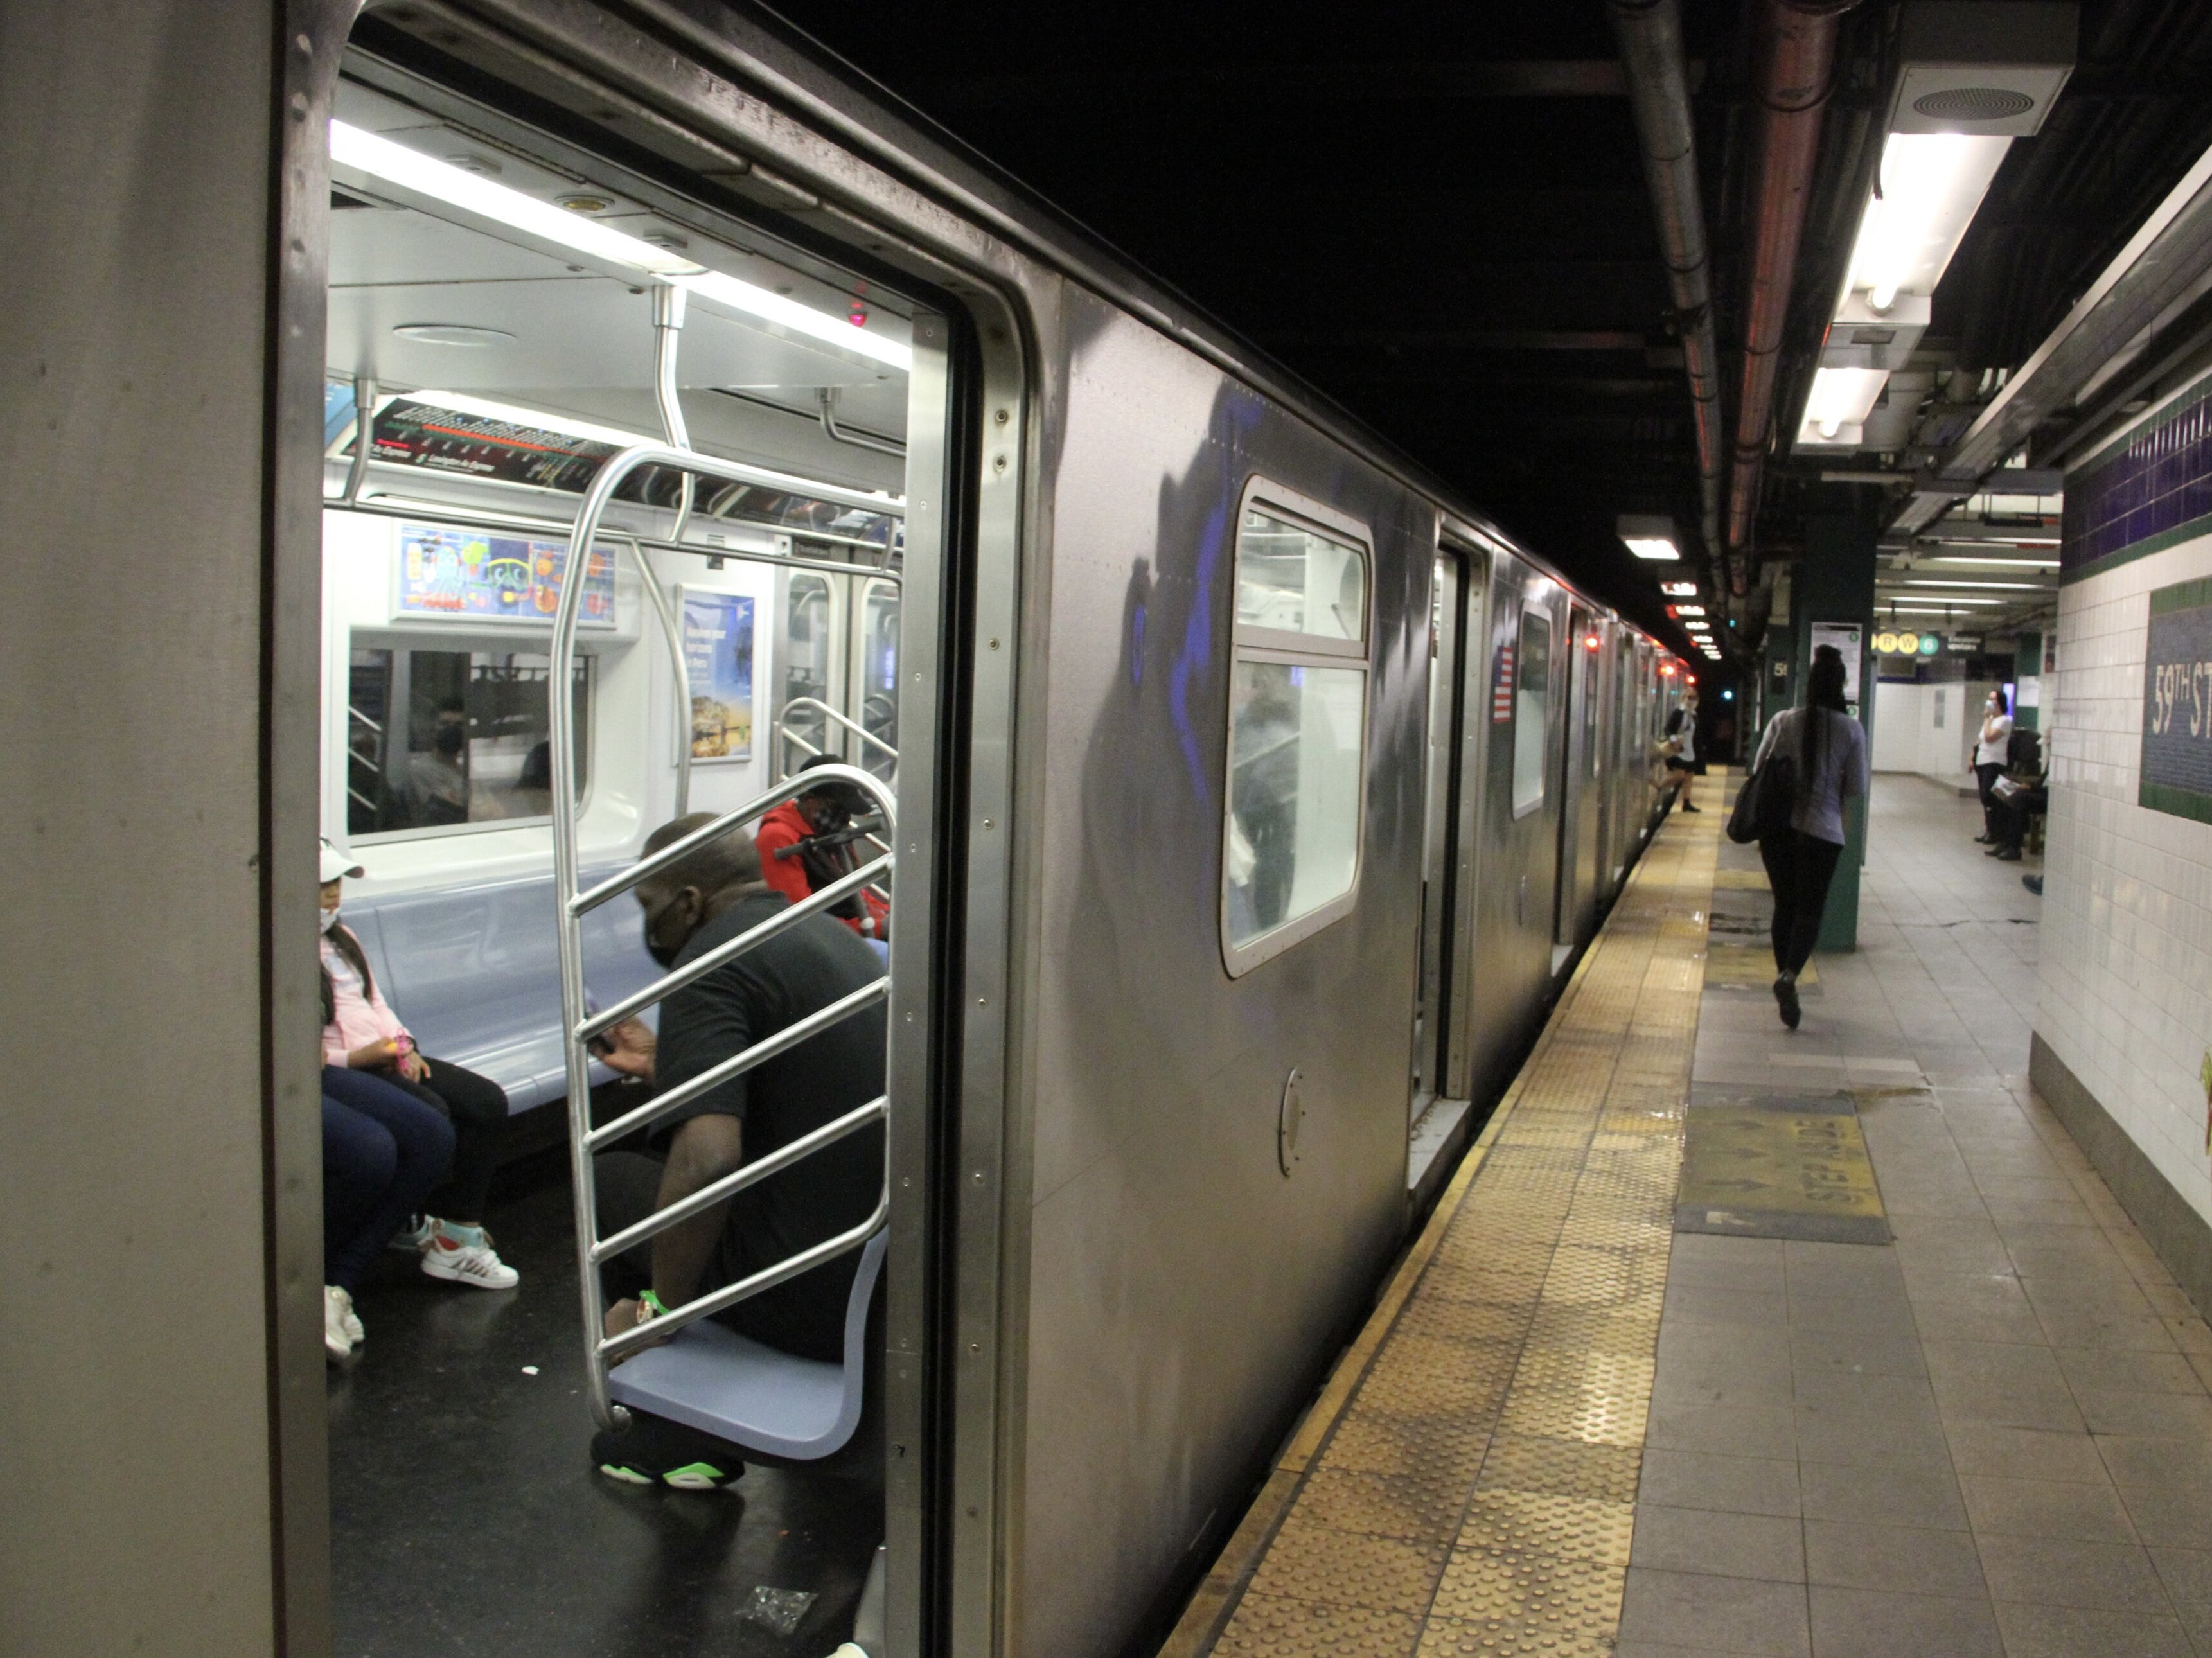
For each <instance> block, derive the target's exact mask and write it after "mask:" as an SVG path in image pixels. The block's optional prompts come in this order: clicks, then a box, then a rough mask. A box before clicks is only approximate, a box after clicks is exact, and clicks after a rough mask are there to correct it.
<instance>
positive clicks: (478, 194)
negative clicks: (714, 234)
mask: <svg viewBox="0 0 2212 1658" xmlns="http://www.w3.org/2000/svg"><path fill="white" fill-rule="evenodd" d="M331 161H334V162H337V164H339V165H340V166H343V167H355V168H357V169H358V170H360V171H361V172H362V173H368V174H369V175H371V176H372V177H374V178H378V179H384V180H386V182H387V183H391V184H394V185H399V186H400V187H401V188H402V189H404V190H411V191H416V193H417V194H419V195H422V196H428V197H431V198H433V199H434V200H436V201H441V202H444V203H447V205H448V206H450V207H457V208H459V209H461V210H463V211H464V212H467V213H473V214H475V215H477V216H478V217H480V218H485V219H489V220H492V221H493V222H495V223H498V224H503V225H506V226H507V227H508V228H511V229H514V230H520V231H522V232H525V233H526V234H529V235H532V236H535V237H538V239H540V240H544V241H549V242H552V243H555V244H556V245H557V246H562V247H568V248H574V250H575V251H576V252H579V253H586V254H589V255H590V256H592V258H599V259H605V260H606V261H608V262H609V263H611V264H619V265H623V266H627V267H628V268H629V269H630V270H636V271H639V272H641V273H643V274H644V275H647V276H654V277H658V278H659V280H660V281H662V282H668V283H670V284H671V285H673V286H675V287H678V288H684V289H686V290H687V291H689V292H690V293H691V294H692V295H696V297H698V298H699V299H702V300H704V301H707V302H708V304H710V305H716V306H721V307H726V308H727V309H729V310H732V311H738V312H742V313H744V314H746V315H748V316H752V317H757V318H759V319H762V320H763V321H764V322H772V323H775V324H777V325H781V326H782V327H785V328H788V329H789V330H791V331H792V332H793V333H794V334H804V335H805V336H807V337H809V338H811V339H817V340H820V341H822V342H823V343H824V344H826V345H832V346H836V347H837V348H839V349H842V350H846V351H854V352H857V353H859V354H860V355H862V356H865V357H870V358H872V359H874V360H875V361H878V362H883V363H889V364H890V366H891V367H895V368H899V369H910V368H911V367H913V366H914V352H913V349H911V348H910V347H908V346H906V345H904V344H902V343H900V342H899V341H897V340H891V339H885V338H884V337H883V336H882V335H880V334H871V333H870V332H868V331H867V330H866V328H861V327H855V326H854V325H853V323H852V322H851V321H850V320H848V319H847V318H844V317H833V316H831V315H829V313H826V312H822V311H817V310H815V309H814V308H813V307H811V306H805V305H801V304H800V303H799V301H796V300H792V299H787V298H785V297H784V296H783V295H781V294H775V293H771V292H769V290H768V289H767V288H759V287H756V286H755V285H754V284H753V283H751V282H744V281H742V280H741V279H739V278H738V277H736V276H731V275H729V274H728V273H727V272H726V271H720V270H708V269H707V268H706V267H705V266H704V265H702V264H699V263H698V262H697V261H696V260H695V259H687V258H684V256H683V255H682V254H680V253H678V252H672V251H671V250H668V249H665V248H659V247H655V246H653V244H652V243H650V242H648V241H646V240H642V239H641V238H639V237H636V236H632V235H629V234H626V233H625V232H623V231H620V230H617V229H615V228H613V227H612V226H611V225H605V224H600V223H599V222H596V221H594V220H592V219H587V218H585V217H583V216H580V215H579V214H576V213H573V212H571V211H570V210H568V209H567V208H564V207H560V206H556V204H555V203H551V202H543V201H540V200H538V198H537V197H535V196H528V195H525V194H524V193H523V192H522V191H519V190H516V189H513V188H512V187H511V186H509V185H502V184H496V183H495V182H493V181H492V180H491V179H487V178H483V177H481V176H479V175H478V174H477V173H468V172H465V171H463V170H462V169H461V168H459V167H454V166H453V165H452V164H451V163H450V162H447V161H439V160H438V159H437V158H436V157H435V156H431V155H423V154H422V151H420V150H416V149H408V148H407V147H406V146H405V145H404V144H396V143H392V140H391V139H389V138H386V137H380V136H379V135H377V134H376V133H374V132H368V131H363V130H362V128H360V127H357V126H352V125H349V124H347V123H346V122H343V121H332V122H331Z"/></svg>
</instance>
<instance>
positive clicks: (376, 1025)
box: [322, 841, 522, 1290]
mask: <svg viewBox="0 0 2212 1658" xmlns="http://www.w3.org/2000/svg"><path fill="white" fill-rule="evenodd" d="M361 872H362V868H361V865H359V864H356V863H355V862H354V861H353V860H352V859H349V858H348V857H347V856H346V855H345V853H342V852H340V851H339V850H338V849H337V847H333V846H332V845H331V843H330V842H329V841H324V842H323V865H322V875H323V887H322V910H323V937H322V955H323V1062H324V1064H325V1066H330V1067H331V1068H334V1069H336V1070H338V1071H342V1072H343V1071H348V1070H351V1071H364V1072H370V1073H372V1074H373V1075H374V1076H375V1077H377V1078H380V1080H381V1081H382V1082H384V1083H385V1084H388V1085H389V1086H390V1087H392V1088H396V1089H398V1090H399V1091H400V1092H401V1093H403V1094H408V1095H411V1096H414V1097H415V1098H416V1100H418V1101H420V1102H422V1104H424V1105H427V1106H428V1107H429V1108H431V1109H432V1110H433V1111H435V1112H436V1113H437V1114H439V1115H440V1116H441V1117H444V1118H446V1119H447V1120H448V1121H451V1122H452V1124H453V1139H454V1148H453V1169H452V1172H451V1174H450V1175H448V1177H447V1181H446V1183H445V1186H444V1187H443V1188H442V1190H441V1192H440V1193H435V1194H433V1195H434V1197H435V1200H436V1202H437V1204H438V1207H439V1209H440V1211H441V1213H438V1214H425V1215H421V1216H417V1217H416V1218H415V1224H414V1226H413V1228H412V1230H410V1231H409V1232H408V1233H407V1234H406V1235H405V1236H406V1237H407V1240H408V1242H410V1243H412V1244H413V1245H414V1246H415V1248H416V1249H417V1250H418V1251H419V1252H420V1253H421V1254H422V1270H423V1272H425V1273H427V1274H428V1276H430V1277H431V1278H444V1279H445V1280H446V1281H447V1282H448V1283H450V1284H469V1285H471V1286H472V1287H474V1288H476V1289H478V1290H511V1289H513V1287H514V1286H515V1285H516V1284H520V1282H521V1281H522V1275H521V1274H520V1272H516V1271H515V1270H514V1268H513V1267H512V1266H508V1265H507V1263H506V1262H505V1261H503V1260H501V1259H500V1258H499V1252H498V1251H497V1250H495V1249H494V1248H492V1243H491V1234H490V1233H489V1232H487V1231H485V1230H484V1227H483V1212H484V1200H485V1199H486V1197H487V1195H488V1194H489V1193H490V1191H491V1177H492V1175H493V1174H494V1173H495V1172H496V1171H497V1169H498V1168H499V1146H500V1141H501V1139H502V1138H504V1136H505V1135H506V1133H507V1090H505V1089H503V1088H501V1086H500V1085H499V1084H497V1083H495V1082H494V1081H492V1079H491V1078H489V1077H480V1076H478V1075H477V1073H476V1072H473V1071H468V1070H465V1069H463V1068H462V1067H461V1066H458V1065H455V1064H453V1061H451V1060H433V1059H429V1058H427V1057H426V1056H425V1055H424V1054H422V1053H421V1052H420V1051H419V1050H418V1049H417V1048H416V1046H415V1039H414V1037H412V1036H411V1035H409V1034H408V1031H407V1027H406V1026H405V1025H404V1024H402V1023H399V1016H398V1014H397V1013H394V1012H393V1011H392V1007H391V1005H390V1004H389V1003H387V1002H386V1000H385V999H384V993H383V992H382V991H380V990H379V989H378V988H377V987H376V981H375V979H374V977H372V976H371V975H370V973H369V970H368V955H367V954H366V952H364V951H363V950H362V947H361V940H360V939H358V938H355V937H354V936H353V932H352V930H351V929H350V928H349V927H348V926H346V925H345V923H344V922H343V921H341V920H338V908H339V896H340V894H341V893H342V892H343V890H344V884H345V878H346V877H347V876H349V875H359V874H360V873H361ZM323 1091H324V1092H325V1093H326V1094H327V1093H329V1092H331V1090H330V1089H328V1088H327V1087H326V1088H325V1090H323ZM403 1218H404V1217H403Z"/></svg>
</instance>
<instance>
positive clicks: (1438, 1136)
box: [1406, 1100, 1474, 1210]
mask: <svg viewBox="0 0 2212 1658" xmlns="http://www.w3.org/2000/svg"><path fill="white" fill-rule="evenodd" d="M1473 1112H1474V1101H1473V1100H1431V1101H1430V1102H1429V1107H1428V1109H1427V1110H1425V1111H1424V1112H1422V1113H1421V1114H1420V1115H1419V1117H1417V1118H1416V1119H1414V1121H1413V1136H1412V1139H1411V1140H1410V1141H1409V1142H1408V1144H1407V1149H1406V1196H1407V1200H1408V1201H1409V1202H1410V1203H1411V1204H1412V1205H1413V1207H1414V1208H1415V1209H1417V1210H1418V1209H1419V1208H1420V1206H1422V1205H1423V1204H1425V1203H1426V1202H1427V1201H1428V1200H1429V1199H1431V1197H1433V1196H1435V1195H1436V1191H1437V1187H1440V1186H1441V1185H1443V1180H1444V1176H1445V1175H1448V1174H1449V1173H1450V1172H1451V1168H1452V1163H1453V1161H1454V1154H1455V1153H1456V1152H1457V1151H1458V1150H1459V1148H1460V1147H1461V1145H1463V1144H1465V1142H1466V1139H1467V1126H1468V1118H1469V1116H1470V1115H1471V1114H1473Z"/></svg>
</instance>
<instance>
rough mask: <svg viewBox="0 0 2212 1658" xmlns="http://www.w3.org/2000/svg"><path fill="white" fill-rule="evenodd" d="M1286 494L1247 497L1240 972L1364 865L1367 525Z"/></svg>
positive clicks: (1232, 961)
mask: <svg viewBox="0 0 2212 1658" xmlns="http://www.w3.org/2000/svg"><path fill="white" fill-rule="evenodd" d="M1282 505H1283V507H1284V508H1286V509H1287V511H1285V510H1279V509H1277V508H1276V507H1275V505H1274V503H1273V501H1270V502H1269V503H1268V504H1267V506H1265V507H1261V506H1255V505H1253V504H1251V503H1250V501H1249V497H1248V503H1247V506H1246V507H1245V510H1244V511H1243V513H1242V514H1241V515H1240V518H1239V534H1238V537H1237V616H1236V627H1235V632H1236V647H1235V660H1234V662H1233V664H1232V665H1231V671H1230V682H1229V698H1230V711H1229V782H1228V788H1227V790H1226V792H1225V793H1226V805H1227V812H1226V817H1227V822H1226V823H1225V825H1224V847H1223V854H1222V907H1221V928H1222V946H1223V950H1222V953H1223V958H1224V960H1225V963H1226V964H1227V966H1228V969H1229V971H1230V972H1231V974H1232V975H1235V974H1241V973H1243V972H1245V971H1246V970H1248V969H1250V968H1253V967H1255V966H1257V965H1258V964H1259V963H1261V962H1263V961H1265V960H1267V958H1268V957H1271V956H1273V955H1275V954H1277V953H1279V951H1281V950H1287V949H1289V948H1290V947H1291V945H1292V944H1297V943H1298V942H1299V941H1300V940H1302V939H1304V938H1309V937H1310V936H1311V935H1312V934H1314V933H1315V932H1319V931H1320V930H1321V929H1322V927H1324V926H1328V924H1329V922H1331V921H1333V920H1336V919H1337V918H1338V917H1339V916H1340V915H1343V914H1346V913H1347V912H1348V911H1349V910H1350V909H1351V908H1352V901H1353V897H1354V893H1355V889H1356V888H1357V886H1358V877H1359V832H1360V822H1361V817H1362V815H1363V809H1364V795H1365V790H1364V751H1365V746H1366V723H1367V660H1366V653H1367V591H1368V579H1367V553H1366V550H1365V548H1364V545H1362V544H1361V540H1362V539H1364V532H1362V531H1360V530H1359V529H1358V526H1357V525H1352V524H1350V523H1348V522H1345V521H1343V520H1341V519H1339V517H1338V515H1337V514H1335V513H1331V512H1329V511H1328V509H1327V508H1326V507H1321V506H1319V505H1318V504H1317V503H1314V502H1307V501H1299V500H1298V498H1297V497H1295V496H1288V497H1286V498H1285V501H1283V503H1282ZM1288 512H1296V513H1298V514H1299V516H1300V517H1301V518H1310V519H1313V520H1315V522H1314V523H1302V522H1298V521H1296V520H1294V519H1291V517H1290V516H1288ZM1316 525H1330V526H1332V528H1331V529H1323V528H1320V527H1316ZM1355 537H1358V538H1357V539H1356V538H1355Z"/></svg>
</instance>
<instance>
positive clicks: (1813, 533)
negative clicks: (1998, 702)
mask: <svg viewBox="0 0 2212 1658" xmlns="http://www.w3.org/2000/svg"><path fill="white" fill-rule="evenodd" d="M1873 493H1874V492H1873V491H1872V490H1868V489H1860V488H1859V487H1857V486H1851V485H1845V486H1841V487H1838V488H1835V489H1824V490H1820V491H1818V492H1816V495H1815V500H1816V502H1817V503H1818V505H1817V506H1816V508H1815V510H1814V512H1813V513H1809V514H1808V516H1807V518H1806V519H1805V556H1804V557H1803V558H1802V559H1800V560H1799V561H1798V562H1797V568H1796V572H1795V573H1794V576H1793V579H1792V581H1791V584H1790V624H1791V631H1792V633H1793V634H1794V635H1795V637H1796V653H1795V655H1796V671H1795V673H1794V674H1793V675H1792V679H1793V682H1794V684H1793V689H1794V687H1795V685H1802V684H1803V683H1804V681H1805V674H1806V671H1808V669H1809V668H1810V667H1811V666H1812V664H1813V646H1814V630H1815V629H1818V628H1820V625H1821V624H1822V623H1827V624H1830V625H1838V624H1840V625H1845V626H1853V627H1856V628H1857V629H1858V630H1859V662H1858V693H1859V695H1858V706H1857V708H1854V709H1853V710H1852V712H1853V713H1854V714H1857V716H1858V720H1859V722H1860V724H1862V725H1863V726H1865V727H1866V733H1867V745H1868V749H1869V752H1871V751H1872V749H1873V744H1874V685H1875V667H1874V653H1873V648H1872V644H1873V635H1874V574H1875V534H1876V532H1877V531H1878V530H1879V528H1880V524H1879V521H1878V520H1877V519H1876V518H1875V511H1876V510H1877V508H1876V504H1875V501H1870V500H1862V499H1855V498H1856V497H1862V496H1865V495H1872V494H1873ZM1866 805H1867V803H1866V800H1865V798H1864V797H1863V796H1862V797H1861V798H1859V799H1856V800H1853V801H1851V802H1850V804H1849V805H1847V806H1846V807H1845V808H1844V855H1843V857H1842V858H1841V859H1838V861H1837V864H1836V878H1835V882H1834V884H1833V885H1832V886H1830V887H1829V889H1828V909H1827V914H1826V915H1825V916H1824V917H1822V919H1821V921H1820V944H1819V948H1820V949H1822V950H1857V948H1858V944H1859V871H1860V869H1861V868H1862V867H1863V865H1864V864H1865V863H1866Z"/></svg>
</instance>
